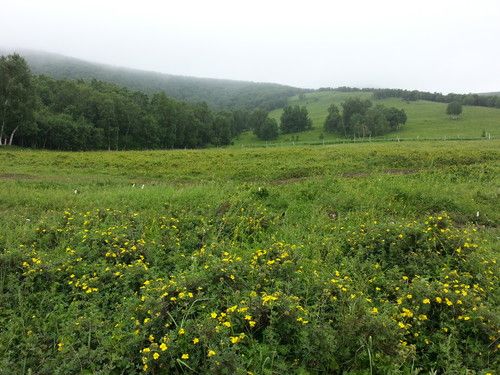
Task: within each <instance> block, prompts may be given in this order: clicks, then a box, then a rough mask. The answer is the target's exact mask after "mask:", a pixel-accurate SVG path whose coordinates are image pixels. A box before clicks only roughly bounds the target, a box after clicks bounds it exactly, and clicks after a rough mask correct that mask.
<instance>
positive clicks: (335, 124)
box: [324, 104, 344, 133]
mask: <svg viewBox="0 0 500 375" xmlns="http://www.w3.org/2000/svg"><path fill="white" fill-rule="evenodd" d="M324 129H325V131H326V132H329V133H344V128H343V121H342V116H341V114H340V111H339V108H338V107H337V106H336V105H335V104H331V105H330V107H328V116H327V117H326V119H325V124H324Z"/></svg>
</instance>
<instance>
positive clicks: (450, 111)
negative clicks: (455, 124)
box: [446, 102, 462, 118]
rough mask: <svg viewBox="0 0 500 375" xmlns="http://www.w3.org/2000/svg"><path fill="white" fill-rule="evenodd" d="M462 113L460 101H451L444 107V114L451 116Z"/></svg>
mask: <svg viewBox="0 0 500 375" xmlns="http://www.w3.org/2000/svg"><path fill="white" fill-rule="evenodd" d="M461 113H462V104H461V103H460V102H451V103H450V104H448V106H447V107H446V114H447V115H450V116H452V117H455V118H456V117H458V116H460V114H461Z"/></svg>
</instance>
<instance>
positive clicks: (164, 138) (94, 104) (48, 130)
mask: <svg viewBox="0 0 500 375" xmlns="http://www.w3.org/2000/svg"><path fill="white" fill-rule="evenodd" d="M34 83H35V90H36V98H37V100H38V105H37V110H36V112H35V119H34V122H33V126H31V127H27V126H24V127H22V128H20V129H19V133H18V137H17V139H16V141H15V142H14V143H15V144H17V145H20V146H27V147H34V148H48V149H57V150H93V149H109V150H111V149H114V150H119V149H145V148H147V149H155V148H164V149H169V148H185V147H188V148H199V147H204V146H208V145H215V146H223V145H228V144H230V143H231V140H232V139H233V138H234V137H235V136H236V135H238V134H239V132H241V131H243V130H246V129H247V128H248V119H247V118H248V116H249V113H248V112H245V111H235V112H234V113H233V112H214V111H212V110H211V109H210V108H209V107H208V105H207V104H205V103H198V104H189V103H184V102H178V101H177V100H175V99H172V98H169V97H167V96H166V95H165V94H163V93H157V94H154V95H153V96H151V97H148V96H147V95H145V94H143V93H140V92H131V91H129V90H127V89H125V88H121V87H118V86H115V85H112V84H108V83H104V82H100V81H96V80H92V81H91V82H84V81H66V80H59V81H58V80H53V79H51V78H48V77H44V76H39V77H35V79H34Z"/></svg>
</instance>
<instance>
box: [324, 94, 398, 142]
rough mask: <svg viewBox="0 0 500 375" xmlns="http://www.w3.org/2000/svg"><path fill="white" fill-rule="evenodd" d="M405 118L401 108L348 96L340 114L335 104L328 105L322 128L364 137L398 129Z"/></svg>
mask: <svg viewBox="0 0 500 375" xmlns="http://www.w3.org/2000/svg"><path fill="white" fill-rule="evenodd" d="M406 119H407V118H406V113H405V111H403V110H400V109H397V108H394V107H391V108H386V107H384V106H383V105H380V104H378V105H376V106H373V105H372V102H371V101H370V100H368V99H365V100H363V99H361V98H359V97H350V98H347V99H346V101H345V102H343V103H342V115H340V111H339V110H338V108H337V106H336V105H335V104H331V105H330V107H329V108H328V116H327V118H326V120H325V124H324V128H325V130H326V131H328V132H335V133H338V134H341V135H344V136H346V137H363V138H364V137H367V136H379V135H382V134H385V133H388V132H391V131H395V130H398V129H399V128H400V126H401V125H402V124H404V123H405V122H406Z"/></svg>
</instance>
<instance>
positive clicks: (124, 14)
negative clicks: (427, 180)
mask: <svg viewBox="0 0 500 375" xmlns="http://www.w3.org/2000/svg"><path fill="white" fill-rule="evenodd" d="M0 5H1V6H0V47H10V48H29V49H37V50H43V51H49V52H56V53H60V54H64V55H68V56H73V57H77V58H81V59H85V60H90V61H96V62H102V63H107V64H112V65H118V66H124V67H131V68H138V69H144V70H153V71H159V72H164V73H171V74H181V75H190V76H198V77H214V78H229V79H239V80H251V81H263V82H277V83H283V84H289V85H293V86H299V87H307V88H318V87H322V86H344V85H346V86H357V87H393V88H407V89H420V90H427V91H440V92H444V93H447V92H488V91H500V2H499V1H494V0H491V1H488V0H477V1H474V2H472V1H457V0H454V1H450V0H441V1H428V0H420V1H414V2H408V1H401V0H398V1H395V0H394V1H392V0H381V1H360V0H357V1H356V0H355V1H342V2H340V1H320V0H309V1H300V2H299V1H290V0H288V1H271V0H267V1H262V0H253V1H245V2H244V1H236V0H232V1H229V0H214V1H206V0H205V1H195V0H183V1H151V0H143V1H123V0H121V1H114V0H107V1H103V0H101V1H94V0H86V1H80V0H72V1H68V0H65V1H55V0H44V1H38V0H31V1H29V0H15V1H6V0H0Z"/></svg>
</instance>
